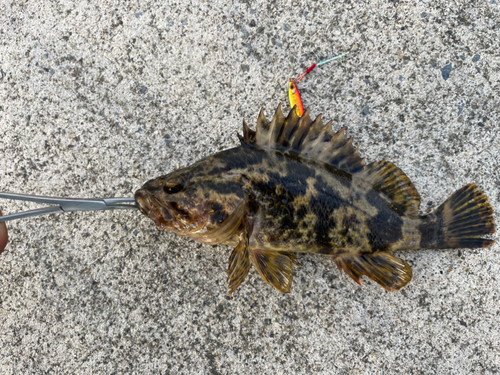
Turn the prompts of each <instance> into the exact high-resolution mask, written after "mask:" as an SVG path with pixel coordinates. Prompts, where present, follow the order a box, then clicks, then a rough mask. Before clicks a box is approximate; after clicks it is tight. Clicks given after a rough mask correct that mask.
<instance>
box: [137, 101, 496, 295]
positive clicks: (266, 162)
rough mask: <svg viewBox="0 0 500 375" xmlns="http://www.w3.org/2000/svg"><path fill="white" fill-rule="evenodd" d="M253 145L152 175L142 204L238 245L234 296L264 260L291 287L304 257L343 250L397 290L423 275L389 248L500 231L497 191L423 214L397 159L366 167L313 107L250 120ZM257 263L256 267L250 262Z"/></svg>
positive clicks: (357, 271) (354, 265)
mask: <svg viewBox="0 0 500 375" xmlns="http://www.w3.org/2000/svg"><path fill="white" fill-rule="evenodd" d="M241 141H242V145H241V146H239V147H236V148H233V149H230V150H226V151H222V152H220V153H218V154H215V155H213V156H210V157H208V158H206V159H203V160H201V161H199V162H197V163H195V164H193V165H191V166H189V167H187V168H183V169H180V170H177V171H174V172H172V173H170V174H168V175H165V176H162V177H159V178H156V179H154V180H151V181H148V182H147V183H146V184H145V185H144V186H143V187H142V188H141V189H140V190H138V191H137V192H136V200H137V204H138V206H139V209H140V211H141V212H142V213H143V214H145V215H147V216H148V217H150V218H151V219H152V220H154V221H155V223H156V225H157V226H158V228H159V229H168V230H171V231H173V232H175V233H178V234H180V235H183V236H188V237H191V238H193V239H195V240H197V241H200V242H204V243H208V244H230V245H234V246H236V247H235V249H234V250H233V253H232V254H231V257H230V260H229V268H228V281H229V285H228V286H229V293H232V292H233V291H234V290H236V289H237V288H238V286H239V285H240V283H241V282H242V281H243V280H244V279H245V277H246V276H247V274H248V270H249V268H250V264H251V263H253V264H254V265H255V267H256V268H257V270H258V272H259V273H260V275H261V276H262V277H263V279H264V280H265V281H266V282H267V283H270V284H272V285H273V286H274V287H276V288H277V289H278V290H280V291H282V292H289V291H290V287H291V284H292V276H293V271H292V268H293V265H296V264H297V262H296V260H295V255H293V254H294V253H297V252H304V253H320V254H326V255H330V256H333V257H334V258H335V262H336V264H337V266H338V267H339V268H341V269H343V270H344V271H345V272H347V273H348V274H349V275H350V276H351V277H352V278H353V279H354V280H355V281H356V282H358V283H359V281H360V278H361V276H363V275H366V276H368V277H370V278H371V279H372V280H375V281H376V282H378V283H379V284H380V285H381V286H383V287H384V288H385V289H387V290H391V291H392V290H399V289H400V288H402V287H403V286H405V285H406V284H407V283H408V282H409V281H410V280H411V278H412V271H411V268H410V266H409V265H408V264H407V263H406V262H405V261H404V260H402V259H400V258H398V257H396V256H394V255H390V254H388V253H387V252H389V251H394V250H407V249H419V248H457V247H468V248H475V247H487V246H490V245H491V244H492V243H493V242H494V241H493V240H491V239H486V238H482V236H484V235H488V234H492V233H494V232H495V225H494V219H493V215H492V209H491V206H490V205H489V203H488V199H487V197H486V196H485V195H484V193H482V192H481V191H479V190H478V189H477V187H476V186H475V185H473V184H470V185H466V186H464V187H463V188H462V189H460V190H458V191H456V192H455V193H454V194H453V195H452V196H451V197H450V198H449V199H448V200H447V201H446V202H445V203H443V204H442V205H441V206H440V207H439V208H438V209H437V210H436V211H435V212H434V213H432V214H430V215H428V216H425V217H423V216H419V215H418V207H419V204H420V197H419V195H418V192H417V191H416V190H415V188H414V186H413V184H411V182H410V180H409V179H408V177H407V176H406V175H405V174H404V173H403V172H402V171H401V170H400V169H399V168H397V167H395V166H394V165H393V164H391V163H389V162H385V161H382V162H378V163H372V164H369V165H366V164H365V163H364V160H363V159H361V157H360V156H359V153H358V152H357V150H356V149H355V148H354V147H353V146H352V141H351V140H350V139H347V138H345V136H344V132H343V130H341V131H339V132H337V133H333V132H332V131H331V130H330V128H328V127H327V126H325V125H323V123H322V122H321V120H320V118H318V119H316V120H315V121H311V120H310V118H309V116H308V110H307V111H306V114H305V115H304V116H303V117H298V116H297V115H296V113H295V111H294V110H292V111H291V112H290V114H289V115H288V117H286V118H285V117H284V116H283V114H282V113H281V111H280V108H278V110H277V112H276V114H275V116H274V118H273V121H272V122H269V121H268V120H267V119H265V117H264V116H263V114H262V112H261V115H259V120H258V126H257V131H252V130H250V129H249V128H248V127H247V126H246V124H245V125H244V136H243V137H241ZM251 261H252V262H251Z"/></svg>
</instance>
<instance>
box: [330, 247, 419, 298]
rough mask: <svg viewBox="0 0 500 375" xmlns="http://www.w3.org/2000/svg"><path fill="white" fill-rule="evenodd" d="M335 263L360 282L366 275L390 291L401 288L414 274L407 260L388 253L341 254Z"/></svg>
mask: <svg viewBox="0 0 500 375" xmlns="http://www.w3.org/2000/svg"><path fill="white" fill-rule="evenodd" d="M335 263H336V264H337V267H338V268H339V269H341V270H344V271H345V272H346V273H347V274H348V275H349V276H350V277H351V278H352V279H353V280H354V281H355V282H357V283H358V284H360V285H361V282H360V278H361V276H363V275H365V276H368V277H369V278H370V279H372V280H373V281H376V282H377V283H379V284H380V286H382V287H383V288H384V289H385V290H388V291H390V292H394V291H397V290H400V289H401V288H402V287H404V286H405V285H406V284H408V283H409V282H410V280H411V279H412V276H413V273H412V270H411V267H410V265H409V264H408V263H406V261H404V260H403V259H401V258H398V257H396V256H394V255H391V254H387V253H374V254H359V255H341V256H339V257H338V258H336V259H335Z"/></svg>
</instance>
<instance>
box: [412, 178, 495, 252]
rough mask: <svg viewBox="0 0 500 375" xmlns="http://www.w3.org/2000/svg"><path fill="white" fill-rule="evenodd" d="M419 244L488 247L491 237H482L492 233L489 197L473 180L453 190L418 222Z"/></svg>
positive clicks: (491, 242) (448, 246)
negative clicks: (472, 182)
mask: <svg viewBox="0 0 500 375" xmlns="http://www.w3.org/2000/svg"><path fill="white" fill-rule="evenodd" d="M419 230H420V232H421V240H420V247H421V248H437V249H455V248H467V249H475V248H479V247H488V246H491V245H493V244H494V243H495V241H494V240H491V239H487V238H482V237H484V236H485V235H488V234H494V233H495V220H494V218H493V209H492V208H491V205H490V203H489V202H488V197H486V195H485V194H484V193H483V192H482V191H481V190H479V189H478V187H477V186H476V185H475V184H469V185H465V186H464V187H462V188H461V189H459V190H457V191H456V192H454V193H453V194H452V195H451V197H449V198H448V200H447V201H446V202H444V203H443V204H442V205H441V206H439V208H438V209H437V210H436V211H435V212H434V213H432V214H431V215H429V216H427V217H425V218H424V219H423V222H422V224H421V225H420V226H419Z"/></svg>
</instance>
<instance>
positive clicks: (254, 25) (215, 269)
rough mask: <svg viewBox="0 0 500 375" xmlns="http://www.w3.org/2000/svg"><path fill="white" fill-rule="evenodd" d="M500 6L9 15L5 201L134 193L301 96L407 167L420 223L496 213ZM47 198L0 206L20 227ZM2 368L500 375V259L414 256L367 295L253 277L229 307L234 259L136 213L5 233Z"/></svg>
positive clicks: (150, 4)
mask: <svg viewBox="0 0 500 375" xmlns="http://www.w3.org/2000/svg"><path fill="white" fill-rule="evenodd" d="M499 7H500V5H499V4H498V1H495V0H492V1H483V2H468V1H462V0H459V1H440V2H432V1H422V0H421V1H419V2H417V1H411V2H409V1H373V2H366V3H361V2H354V1H349V0H340V1H335V2H334V1H324V2H305V1H288V2H286V3H284V4H280V3H278V2H252V1H248V2H237V1H229V2H227V1H215V2H214V1H206V0H203V1H201V2H196V1H193V2H189V1H186V0H181V1H140V2H139V1H137V2H134V3H133V5H132V4H131V3H128V2H120V1H113V2H110V1H106V0H104V1H99V2H98V1H87V2H74V3H73V2H70V1H59V2H53V1H47V0H42V1H36V2H35V1H7V0H3V1H2V0H0V191H9V192H20V193H31V194H39V195H56V196H57V195H62V196H72V197H73V196H75V197H76V196H78V197H101V196H131V195H132V194H133V192H134V191H135V189H137V188H138V187H139V186H141V184H142V183H143V182H144V181H145V180H147V179H150V178H153V177H156V176H158V175H160V174H163V173H165V172H168V171H171V170H173V169H175V168H177V167H179V166H185V165H187V164H189V163H192V162H194V161H195V160H197V159H199V158H201V157H203V156H207V155H210V154H212V153H214V152H215V151H218V150H222V149H225V148H229V147H231V146H234V145H236V144H237V137H236V132H237V131H240V127H241V122H242V118H246V119H247V120H248V121H249V123H251V124H252V125H254V124H255V119H256V116H257V113H258V110H259V109H260V107H261V106H265V108H266V112H267V114H269V115H271V114H272V112H273V111H274V108H275V107H276V106H277V104H278V103H279V102H284V103H287V94H286V91H285V84H286V80H287V78H289V77H296V76H298V75H299V74H300V73H302V72H303V71H304V70H305V68H306V67H307V66H309V65H311V64H312V63H313V62H314V57H313V56H312V55H309V56H307V54H308V53H309V52H311V51H313V50H314V51H317V52H318V55H319V56H320V57H321V58H326V57H330V56H333V55H335V54H339V53H342V52H349V56H348V57H347V58H345V59H344V60H343V64H342V65H340V64H339V63H336V64H329V65H325V66H323V67H321V68H317V69H316V70H315V71H313V73H311V75H309V76H308V77H306V78H305V79H304V80H303V82H301V85H300V88H301V89H302V97H303V100H304V102H305V105H309V106H311V110H312V113H313V114H319V113H323V114H324V118H325V119H334V120H335V125H334V126H335V127H336V128H338V127H340V126H342V125H347V126H348V129H349V134H350V135H352V136H353V137H354V140H355V144H356V145H357V146H359V147H360V148H361V150H362V153H363V154H364V155H365V156H367V159H368V160H370V161H373V160H379V159H383V158H384V159H387V160H391V161H393V162H394V163H396V165H398V166H399V167H401V168H402V169H403V170H404V171H405V172H406V173H407V174H408V176H410V178H411V179H412V180H413V182H414V183H415V185H416V187H417V189H418V190H419V191H420V193H421V195H422V197H423V204H422V211H423V212H427V211H430V210H432V209H433V208H435V207H437V206H438V205H439V204H440V203H441V202H442V201H444V200H445V199H446V197H448V196H449V195H450V194H451V193H452V192H453V191H454V190H456V189H458V188H460V187H461V186H462V185H464V184H466V183H468V182H476V183H477V184H478V185H480V186H481V187H482V188H483V189H484V191H485V192H486V193H487V195H488V196H489V197H490V200H491V203H492V204H493V206H494V208H495V211H496V213H498V212H500V194H499V192H500V190H499V189H500V177H499V174H498V170H499V166H500V161H499V160H500V129H499V127H498V125H499V122H500V121H499V120H500V106H499V103H500V102H499V97H500V95H499V91H500V73H499V70H500V57H499V52H498V51H499V50H500V42H499V41H500V38H498V34H499V31H500V9H499ZM27 207H33V206H32V205H25V204H18V203H15V202H11V201H9V202H5V201H1V202H0V209H2V210H3V211H4V213H9V212H15V211H18V210H20V209H26V208H27ZM8 227H9V231H10V236H11V241H10V243H9V245H8V246H7V248H6V250H5V251H4V253H3V254H2V255H1V257H0V347H1V348H2V349H1V356H0V373H2V374H19V373H33V374H42V373H82V374H89V373H94V374H111V373H117V374H118V373H145V374H147V373H171V374H244V373H247V374H292V373H294V374H311V373H317V374H387V373H404V374H444V373H453V374H471V373H475V374H483V373H484V374H493V373H497V372H499V371H500V352H499V351H500V332H499V331H500V318H499V316H500V307H499V302H498V301H499V290H500V281H499V280H500V276H499V274H500V247H499V245H495V246H493V247H492V248H489V249H480V250H453V251H412V252H408V253H406V254H400V255H401V256H402V257H404V258H405V259H406V260H407V261H408V262H409V263H410V264H411V266H412V267H413V271H414V279H413V281H412V282H411V283H410V284H409V285H408V286H407V287H406V288H405V289H403V290H402V291H401V292H399V293H393V294H391V293H388V292H385V291H384V290H382V289H381V288H380V287H379V286H378V285H375V284H374V283H372V282H370V281H367V280H365V282H364V284H363V286H362V287H359V286H358V285H356V284H354V282H352V281H351V280H350V279H348V277H347V276H346V275H345V274H341V273H340V272H339V271H338V270H337V269H336V267H335V266H334V264H333V262H332V261H331V260H330V259H328V258H325V257H321V256H311V255H303V256H301V257H300V261H301V263H302V265H303V266H302V267H300V268H298V269H297V270H296V272H295V279H294V286H293V291H292V293H291V294H288V295H281V294H279V293H278V292H277V291H275V290H273V288H272V287H270V286H268V285H266V284H264V282H263V281H262V280H261V279H260V277H259V276H258V274H257V273H256V272H255V270H254V269H252V270H251V272H250V275H249V277H248V278H247V280H246V281H245V282H244V284H243V285H242V287H241V288H240V289H239V290H238V292H237V293H236V294H235V296H234V297H233V298H232V299H228V298H227V297H226V267H227V260H228V257H229V254H230V250H231V249H230V248H228V247H224V246H219V247H210V246H205V245H201V244H197V243H195V242H193V241H191V240H188V239H185V238H182V237H179V236H176V235H174V234H171V233H160V232H158V231H157V230H156V228H155V227H154V224H153V223H152V222H150V221H149V220H148V219H147V218H146V217H142V216H141V215H140V214H138V213H136V212H106V213H102V212H101V213H87V214H84V213H80V214H71V215H59V216H50V217H42V218H34V219H29V220H22V221H16V222H10V223H9V226H8Z"/></svg>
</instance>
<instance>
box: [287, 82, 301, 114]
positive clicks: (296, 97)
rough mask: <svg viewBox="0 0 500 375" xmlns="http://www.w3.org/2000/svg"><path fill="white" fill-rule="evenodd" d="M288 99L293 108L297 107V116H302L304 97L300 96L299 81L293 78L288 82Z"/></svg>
mask: <svg viewBox="0 0 500 375" xmlns="http://www.w3.org/2000/svg"><path fill="white" fill-rule="evenodd" d="M288 100H289V101H290V107H291V108H292V109H293V107H295V109H296V111H297V116H299V117H300V116H302V115H303V114H304V105H303V104H302V98H301V97H300V93H299V88H298V87H297V83H296V82H294V81H293V80H290V81H289V82H288Z"/></svg>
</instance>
